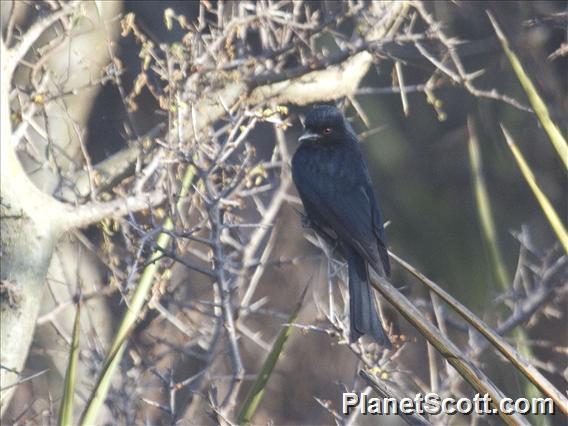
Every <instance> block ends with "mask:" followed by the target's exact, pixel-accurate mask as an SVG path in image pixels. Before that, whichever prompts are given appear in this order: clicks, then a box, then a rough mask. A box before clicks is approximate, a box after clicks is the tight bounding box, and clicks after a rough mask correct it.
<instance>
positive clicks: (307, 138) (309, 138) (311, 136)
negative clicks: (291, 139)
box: [298, 130, 321, 143]
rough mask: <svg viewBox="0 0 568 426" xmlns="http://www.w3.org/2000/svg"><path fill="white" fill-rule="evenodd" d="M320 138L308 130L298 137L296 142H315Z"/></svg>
mask: <svg viewBox="0 0 568 426" xmlns="http://www.w3.org/2000/svg"><path fill="white" fill-rule="evenodd" d="M320 138H321V135H319V134H317V133H313V132H312V131H310V130H306V131H305V132H304V133H303V134H302V136H300V137H299V138H298V142H300V143H302V142H306V141H312V142H313V141H317V140H318V139H320Z"/></svg>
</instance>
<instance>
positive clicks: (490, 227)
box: [467, 116, 511, 291]
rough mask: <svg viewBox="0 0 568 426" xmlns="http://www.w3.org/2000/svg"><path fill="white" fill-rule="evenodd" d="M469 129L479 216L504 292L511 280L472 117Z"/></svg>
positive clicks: (470, 157)
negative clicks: (496, 228) (500, 245)
mask: <svg viewBox="0 0 568 426" xmlns="http://www.w3.org/2000/svg"><path fill="white" fill-rule="evenodd" d="M467 127H468V130H469V143H468V148H469V160H470V167H471V176H472V180H473V186H474V189H475V200H476V204H477V212H478V215H479V222H480V224H481V230H482V232H483V237H484V239H485V242H486V244H487V248H488V249H489V254H490V257H491V262H492V264H493V271H494V274H495V277H496V278H497V282H498V283H499V286H500V287H501V289H502V290H503V291H505V290H507V289H508V288H509V285H510V282H511V279H510V278H509V274H508V273H507V268H506V267H505V262H504V261H503V256H502V255H501V250H499V243H498V241H497V232H496V231H495V223H494V222H493V215H492V214H491V203H490V201H489V194H488V191H487V184H486V182H485V176H484V175H483V170H482V168H483V166H482V161H481V151H480V149H479V141H478V138H477V132H476V129H475V124H474V122H473V118H472V117H471V116H469V117H468V119H467Z"/></svg>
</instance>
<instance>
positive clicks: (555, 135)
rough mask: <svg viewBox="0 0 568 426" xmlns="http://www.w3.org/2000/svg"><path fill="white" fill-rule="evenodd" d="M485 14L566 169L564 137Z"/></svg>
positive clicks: (491, 17) (567, 162)
mask: <svg viewBox="0 0 568 426" xmlns="http://www.w3.org/2000/svg"><path fill="white" fill-rule="evenodd" d="M487 15H489V19H490V21H491V24H492V25H493V28H494V29H495V33H496V34H497V37H498V38H499V41H500V42H501V45H502V46H503V50H504V51H505V54H506V55H507V58H509V62H510V63H511V66H512V67H513V70H514V71H515V74H516V75H517V78H518V79H519V82H520V83H521V86H523V89H524V90H525V93H526V94H527V97H528V98H529V102H530V104H531V106H532V109H533V110H534V112H535V114H536V116H537V117H538V119H539V121H540V124H541V125H542V127H543V128H544V130H545V131H546V133H547V135H548V137H549V138H550V142H552V145H554V148H556V151H557V152H558V155H559V156H560V159H561V160H562V161H563V162H564V166H565V167H566V168H567V169H568V145H567V144H566V139H564V136H562V133H561V132H560V129H559V128H558V126H557V125H556V124H555V123H554V122H553V121H552V119H551V118H550V114H549V113H548V108H546V105H545V103H544V102H543V101H542V98H541V97H540V96H539V94H538V92H537V90H536V87H534V84H533V83H532V81H531V79H530V78H529V76H528V75H527V73H526V72H525V70H524V68H523V65H522V64H521V61H519V58H518V57H517V55H515V52H513V51H512V50H511V47H510V46H509V42H508V40H507V38H506V37H505V34H504V33H503V31H501V28H500V27H499V25H498V24H497V21H496V20H495V18H494V17H493V15H491V13H489V12H487Z"/></svg>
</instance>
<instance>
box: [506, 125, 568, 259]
mask: <svg viewBox="0 0 568 426" xmlns="http://www.w3.org/2000/svg"><path fill="white" fill-rule="evenodd" d="M501 130H502V131H503V134H504V135H505V139H506V140H507V144H508V145H509V148H511V151H512V152H513V156H514V157H515V160H517V164H518V165H519V168H520V169H521V173H522V174H523V176H524V177H525V180H526V181H527V183H528V184H529V186H530V187H531V189H532V192H533V194H534V196H535V197H536V199H537V201H538V202H539V204H540V207H541V208H542V211H543V212H544V214H545V215H546V218H547V219H548V222H549V223H550V226H551V227H552V229H553V230H554V232H555V233H556V235H557V236H558V239H559V240H560V243H562V246H563V247H564V250H566V253H568V233H566V229H565V228H564V225H563V224H562V221H561V220H560V217H558V214H556V210H554V207H553V206H552V204H551V203H550V201H549V200H548V198H547V197H546V195H545V194H544V192H542V190H541V189H540V187H539V186H538V184H537V183H536V179H535V177H534V173H533V172H532V170H531V168H530V167H529V165H528V164H527V162H526V161H525V158H524V157H523V154H522V153H521V151H520V150H519V148H518V147H517V144H516V143H515V141H514V140H513V138H512V136H511V134H510V133H509V132H508V131H507V129H506V128H505V127H504V126H503V125H501Z"/></svg>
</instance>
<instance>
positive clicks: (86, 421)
mask: <svg viewBox="0 0 568 426" xmlns="http://www.w3.org/2000/svg"><path fill="white" fill-rule="evenodd" d="M194 177H195V168H194V167H192V166H190V167H189V168H188V169H187V170H186V173H185V176H184V179H183V183H182V188H181V191H180V198H179V200H180V201H179V202H178V207H181V204H180V203H181V202H182V201H183V200H184V198H185V197H186V195H187V194H188V193H189V189H190V187H191V183H192V182H193V178H194ZM163 229H164V230H172V229H173V221H172V220H171V218H168V219H166V221H165V222H164V225H163ZM170 239H171V236H170V235H169V234H166V233H162V234H160V236H159V237H158V241H157V246H158V247H161V248H162V249H165V248H166V247H167V245H168V243H169V242H170ZM161 256H162V253H161V252H160V251H159V250H156V251H154V253H153V254H152V256H151V257H150V260H149V262H148V266H146V268H144V272H143V273H142V276H141V277H140V281H139V282H138V285H137V286H136V289H135V290H134V294H133V295H132V299H131V300H130V303H129V304H128V309H127V310H126V312H125V314H124V317H123V318H122V321H121V323H120V325H119V327H118V330H117V332H116V334H115V336H114V341H113V343H112V346H111V348H110V351H109V354H108V355H107V358H106V361H105V366H104V368H103V370H102V372H101V374H100V376H99V380H98V381H97V384H96V385H95V388H94V389H93V392H92V393H91V397H90V398H89V402H88V403H87V406H86V407H85V411H84V412H83V416H82V419H81V424H82V425H92V424H96V416H97V414H98V412H99V409H100V407H101V405H102V404H103V402H104V400H105V398H106V396H107V394H108V391H109V389H110V385H111V379H112V375H113V374H114V372H115V371H116V368H117V367H118V365H119V364H120V361H121V359H122V355H123V354H124V350H125V349H126V342H127V340H128V336H129V335H130V332H131V331H132V330H133V328H134V326H135V325H136V321H137V320H138V317H139V315H140V312H141V311H142V308H143V307H144V304H145V301H146V298H147V297H148V294H149V293H150V290H151V289H152V284H153V283H154V277H155V276H156V272H157V270H158V264H159V262H158V261H159V259H160V258H161Z"/></svg>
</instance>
